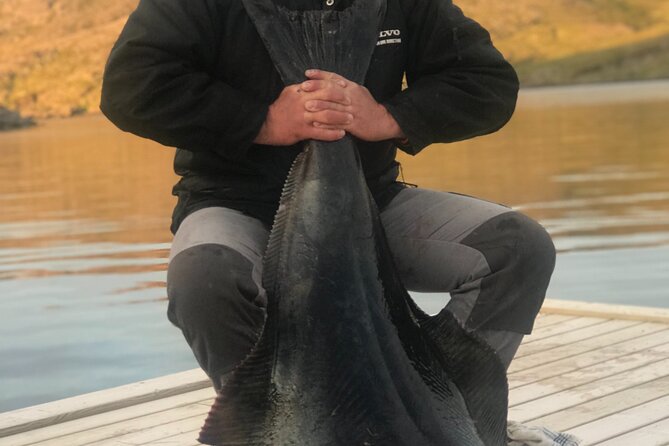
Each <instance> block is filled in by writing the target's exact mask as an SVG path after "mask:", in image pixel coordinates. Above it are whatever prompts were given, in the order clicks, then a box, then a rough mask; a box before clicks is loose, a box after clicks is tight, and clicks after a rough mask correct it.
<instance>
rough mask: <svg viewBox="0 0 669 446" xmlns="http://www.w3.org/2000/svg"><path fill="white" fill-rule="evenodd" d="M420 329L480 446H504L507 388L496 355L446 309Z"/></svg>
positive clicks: (503, 373) (505, 379) (427, 320)
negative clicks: (459, 397) (451, 384)
mask: <svg viewBox="0 0 669 446" xmlns="http://www.w3.org/2000/svg"><path fill="white" fill-rule="evenodd" d="M421 327H422V329H423V331H424V333H425V334H426V337H427V338H428V339H429V340H430V341H431V342H432V344H433V348H434V349H435V350H436V351H438V352H439V360H440V362H441V363H442V366H443V367H444V369H445V371H446V373H447V374H448V376H449V377H450V378H451V379H452V380H453V382H454V383H455V385H456V386H457V387H458V389H459V390H460V393H461V394H462V396H463V398H464V400H465V403H466V405H467V410H468V412H469V414H470V416H471V417H472V419H473V420H474V424H475V426H476V429H477V431H478V433H479V436H480V437H481V439H482V440H483V442H484V444H486V445H489V446H497V445H500V446H502V445H506V420H507V412H508V394H509V386H508V381H507V378H506V370H505V369H504V365H503V364H502V362H501V361H500V359H499V357H498V356H497V353H496V352H495V351H494V349H493V348H492V347H490V346H489V345H488V344H487V343H486V342H485V341H483V340H482V339H480V338H479V337H478V336H477V335H476V334H475V333H471V332H468V331H466V330H465V329H464V328H462V326H461V325H460V323H459V322H458V321H457V320H456V318H455V316H453V315H452V314H451V312H450V311H448V310H446V309H444V310H442V311H441V312H440V313H439V314H437V315H436V316H433V317H430V318H428V319H425V320H423V321H422V322H421Z"/></svg>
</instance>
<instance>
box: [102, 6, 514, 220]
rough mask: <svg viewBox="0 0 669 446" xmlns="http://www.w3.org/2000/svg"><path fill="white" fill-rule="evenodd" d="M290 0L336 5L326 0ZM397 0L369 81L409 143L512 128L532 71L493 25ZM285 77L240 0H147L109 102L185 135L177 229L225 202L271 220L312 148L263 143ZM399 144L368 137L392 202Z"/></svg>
mask: <svg viewBox="0 0 669 446" xmlns="http://www.w3.org/2000/svg"><path fill="white" fill-rule="evenodd" d="M276 1H277V2H278V1H280V2H281V3H282V4H284V6H287V7H289V8H292V9H319V8H327V7H328V6H326V3H325V0H320V1H319V0H276ZM352 1H353V0H335V2H334V6H332V7H334V8H343V7H346V6H347V5H348V4H350V3H351V2H352ZM357 1H364V0H357ZM387 1H388V6H387V13H386V17H385V20H384V22H383V24H382V26H381V27H380V29H378V30H375V31H374V32H377V33H378V34H379V43H378V44H377V47H376V50H375V52H374V55H373V59H372V62H371V66H370V68H369V71H368V73H367V78H366V81H365V85H366V87H367V88H368V89H369V90H370V92H371V93H372V94H373V96H374V97H375V98H376V100H377V101H379V102H381V103H383V104H384V105H385V106H386V107H387V108H388V110H389V111H390V113H391V114H392V115H393V116H394V118H395V119H396V120H397V122H398V124H399V125H400V127H401V128H402V130H403V131H404V133H405V134H406V135H407V136H408V140H409V144H407V145H405V146H402V147H400V148H401V149H402V150H404V151H406V152H408V153H410V154H416V153H418V152H419V151H420V150H422V149H423V148H424V147H425V146H427V145H429V144H431V143H433V142H452V141H458V140H462V139H467V138H471V137H474V136H477V135H482V134H486V133H490V132H493V131H495V130H497V129H499V128H500V127H502V126H503V125H504V124H505V123H506V122H507V121H508V120H509V118H510V117H511V115H512V113H513V110H514V107H515V103H516V96H517V92H518V79H517V77H516V74H515V72H514V70H513V68H512V67H511V66H510V65H509V64H508V63H507V62H506V61H505V60H504V57H503V56H502V55H501V54H500V53H499V52H498V51H497V50H496V49H495V48H494V47H493V45H492V43H491V41H490V36H489V34H488V33H487V31H485V30H484V29H483V28H482V27H481V26H480V25H479V24H477V23H476V22H474V21H473V20H471V19H469V18H467V17H465V16H464V15H463V14H462V12H461V11H460V9H458V8H457V7H456V6H455V5H453V4H452V2H451V1H450V0H387ZM370 32H371V31H370ZM315 68H317V67H315ZM405 74H406V80H407V82H408V86H409V87H408V88H407V89H405V90H403V91H402V79H403V76H404V75H405ZM283 87H284V86H283V85H282V83H281V80H280V78H279V75H278V73H277V72H276V70H275V68H274V66H273V65H272V62H271V60H270V58H269V55H268V53H267V51H266V50H265V48H264V46H263V43H262V41H261V40H260V37H259V36H258V33H257V32H256V30H255V28H254V26H253V24H252V22H251V20H250V18H249V17H248V16H247V14H246V12H245V10H244V7H243V5H242V2H241V1H240V0H141V1H140V3H139V6H138V7H137V10H135V11H134V12H133V13H132V15H131V16H130V17H129V19H128V22H127V23H126V25H125V27H124V29H123V31H122V32H121V35H120V37H119V39H118V41H117V42H116V44H115V45H114V47H113V49H112V51H111V54H110V56H109V60H108V62H107V66H106V68H105V73H104V80H103V87H102V101H101V104H100V108H101V110H102V111H103V113H104V114H105V115H106V116H107V117H108V118H109V119H110V120H111V121H112V122H114V123H115V124H116V125H117V126H118V127H119V128H121V129H122V130H125V131H129V132H132V133H135V134H137V135H139V136H143V137H146V138H150V139H153V140H155V141H158V142H160V143H162V144H164V145H168V146H175V147H178V150H177V152H176V157H175V161H174V168H175V171H176V173H177V174H178V175H180V176H181V177H182V178H181V180H180V181H179V182H178V183H177V184H176V185H175V187H174V191H173V193H174V194H175V195H177V196H178V197H179V202H178V204H177V206H176V208H175V212H174V215H173V225H172V230H173V231H176V229H177V227H178V225H179V224H180V222H181V221H182V220H183V218H184V217H185V216H186V215H188V213H190V212H193V211H194V210H197V209H200V208H203V207H206V206H212V205H213V206H227V207H231V208H234V209H238V210H241V211H243V212H245V213H247V214H249V215H252V216H254V217H257V218H260V219H261V220H262V221H263V222H265V224H267V225H268V226H269V225H270V224H271V220H272V216H273V215H274V212H275V210H276V208H277V205H278V199H279V196H280V192H281V188H282V185H283V182H284V179H285V178H286V175H287V172H288V169H289V167H290V165H291V163H292V160H293V159H294V157H295V156H296V155H297V153H298V152H299V151H300V148H301V146H300V145H299V144H298V145H296V146H293V147H289V148H285V147H282V148H277V147H270V146H263V145H258V144H253V142H252V141H253V139H254V138H255V136H256V135H257V133H258V131H259V130H260V127H261V125H262V123H263V122H264V119H265V116H266V113H267V109H268V106H269V104H271V103H272V102H273V101H274V100H275V99H276V97H278V95H279V93H280V92H281V90H282V88H283ZM396 147H397V142H396V141H383V142H376V143H370V142H362V141H361V142H360V144H359V148H360V154H361V158H362V162H363V168H364V171H365V175H366V177H367V181H368V185H369V187H370V189H371V191H372V193H373V195H374V197H375V199H376V200H377V203H378V204H379V206H380V207H383V206H384V205H385V204H386V203H387V202H388V201H389V200H390V198H392V196H393V195H394V193H395V192H396V191H397V183H396V182H395V180H396V178H397V173H398V164H397V162H396V161H395V155H396Z"/></svg>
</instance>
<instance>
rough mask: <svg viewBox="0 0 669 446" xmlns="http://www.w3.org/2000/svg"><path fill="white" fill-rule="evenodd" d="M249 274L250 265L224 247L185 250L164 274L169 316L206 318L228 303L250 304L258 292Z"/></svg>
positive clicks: (233, 251)
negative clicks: (235, 301) (185, 315)
mask: <svg viewBox="0 0 669 446" xmlns="http://www.w3.org/2000/svg"><path fill="white" fill-rule="evenodd" d="M252 272H253V264H252V263H251V261H250V260H249V259H247V258H246V257H244V256H243V255H241V254H240V253H239V252H237V251H235V250H233V249H231V248H229V247H227V246H223V245H217V244H204V245H196V246H193V247H191V248H188V249H185V250H184V251H182V252H180V253H179V254H177V255H176V256H175V257H174V258H173V259H172V260H171V261H170V264H169V267H168V271H167V295H168V298H169V301H170V313H174V312H179V313H194V316H203V317H206V313H205V312H207V311H217V310H223V309H224V308H225V307H226V306H228V305H229V301H230V300H235V299H245V300H246V301H247V302H251V303H254V301H255V299H256V297H257V296H258V294H259V289H258V286H257V285H256V284H255V283H254V281H253V279H252ZM172 317H173V315H172V314H171V315H170V318H172Z"/></svg>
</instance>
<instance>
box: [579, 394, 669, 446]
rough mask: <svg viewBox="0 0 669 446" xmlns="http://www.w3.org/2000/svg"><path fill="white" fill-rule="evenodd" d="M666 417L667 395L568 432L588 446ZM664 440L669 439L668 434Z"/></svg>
mask: <svg viewBox="0 0 669 446" xmlns="http://www.w3.org/2000/svg"><path fill="white" fill-rule="evenodd" d="M667 417H669V396H665V397H662V398H658V399H656V400H653V401H650V402H648V403H645V404H642V405H640V406H636V407H633V408H631V409H627V410H624V411H622V412H618V413H616V414H613V415H611V416H608V417H606V418H601V419H599V420H597V421H593V422H591V423H587V424H584V425H581V426H579V427H577V428H575V429H572V430H570V431H569V433H571V434H573V435H576V436H577V437H578V438H580V439H582V440H583V442H584V445H583V446H588V445H592V444H597V443H600V442H603V441H606V440H609V439H612V438H615V437H619V436H621V435H625V434H627V433H630V432H633V431H635V430H638V429H640V428H643V427H645V426H648V425H649V424H653V423H655V422H656V421H661V420H663V419H664V418H667ZM668 434H669V432H668ZM665 440H667V441H669V436H668V437H667V438H665Z"/></svg>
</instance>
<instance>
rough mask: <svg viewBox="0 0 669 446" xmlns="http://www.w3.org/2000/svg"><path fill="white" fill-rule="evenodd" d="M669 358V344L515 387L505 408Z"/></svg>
mask: <svg viewBox="0 0 669 446" xmlns="http://www.w3.org/2000/svg"><path fill="white" fill-rule="evenodd" d="M668 358H669V343H665V344H662V345H658V346H656V347H653V348H649V349H646V350H643V351H640V352H635V353H632V354H629V355H624V356H619V357H617V358H613V359H610V360H608V361H603V362H599V363H597V364H593V365H591V366H588V367H583V368H581V369H577V370H574V371H572V372H569V373H564V374H560V375H558V376H554V377H551V378H546V379H542V380H540V381H537V382H534V383H530V384H525V385H522V386H518V387H515V388H514V389H513V391H512V392H511V393H510V395H509V404H510V405H516V404H521V403H524V402H526V401H531V400H534V399H537V398H541V397H543V396H547V395H552V394H553V393H557V392H561V391H563V390H565V389H569V388H572V387H577V386H580V385H583V384H587V383H590V382H593V381H598V380H601V379H605V378H607V377H609V376H614V375H617V374H619V373H622V372H625V371H627V370H634V369H637V368H640V367H643V366H645V365H648V364H654V363H656V362H658V361H661V360H663V359H668Z"/></svg>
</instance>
